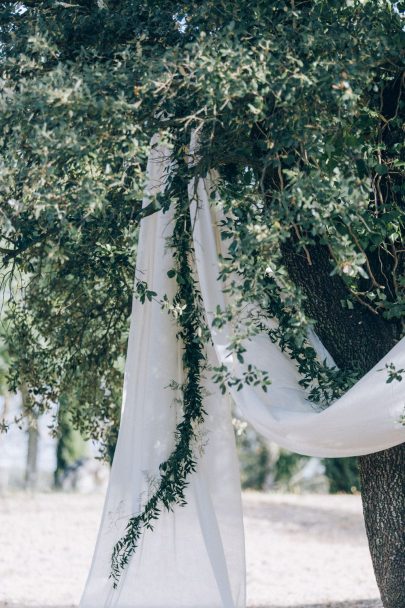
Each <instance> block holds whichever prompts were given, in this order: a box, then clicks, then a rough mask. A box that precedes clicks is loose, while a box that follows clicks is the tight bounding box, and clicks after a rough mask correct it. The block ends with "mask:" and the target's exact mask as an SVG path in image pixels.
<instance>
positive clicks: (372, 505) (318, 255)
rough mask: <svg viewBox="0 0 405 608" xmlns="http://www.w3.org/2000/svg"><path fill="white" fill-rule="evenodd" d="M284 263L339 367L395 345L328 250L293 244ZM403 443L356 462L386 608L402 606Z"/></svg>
mask: <svg viewBox="0 0 405 608" xmlns="http://www.w3.org/2000/svg"><path fill="white" fill-rule="evenodd" d="M282 253H283V259H284V263H285V264H286V266H287V269H288V272H289V274H290V276H291V278H292V280H293V281H294V282H295V283H296V284H297V285H299V286H300V287H301V288H302V290H303V292H304V293H305V294H306V295H307V298H308V299H307V301H306V312H307V314H308V315H309V316H310V317H312V318H313V319H314V320H315V321H316V332H317V334H318V335H319V337H320V339H321V340H322V342H323V344H324V345H325V347H326V348H327V349H328V350H329V352H330V353H331V355H332V357H333V358H334V360H335V362H336V364H337V365H338V366H339V367H340V368H341V369H357V370H359V371H360V372H361V373H362V374H364V373H366V372H367V371H368V370H369V369H371V368H372V367H373V366H374V365H375V364H376V363H377V362H378V361H379V360H380V359H381V358H382V357H383V356H384V355H385V354H386V353H387V352H388V351H389V350H390V349H391V348H392V347H393V346H394V344H395V343H396V341H397V338H398V337H399V327H398V326H397V325H396V323H395V322H390V321H386V320H385V319H383V318H382V317H381V316H379V315H375V314H373V313H372V312H371V311H369V310H368V309H367V308H366V307H365V306H363V305H361V304H358V303H355V302H354V303H353V309H350V310H349V309H347V308H343V307H342V305H341V301H342V300H346V299H347V298H348V290H347V287H346V285H345V283H344V281H343V280H342V279H341V278H340V277H339V276H338V275H336V274H335V275H333V276H331V274H330V273H331V269H332V266H331V262H330V258H329V252H328V250H327V249H326V248H325V247H323V246H320V245H319V246H314V247H310V248H308V253H309V258H307V256H305V255H303V254H302V252H298V251H297V249H296V246H295V243H294V242H293V241H291V242H290V243H288V244H286V245H285V246H284V247H283V251H282ZM404 464H405V444H402V445H400V446H398V447H396V448H392V449H390V450H386V451H384V452H378V453H375V454H371V455H368V456H362V457H361V458H359V467H360V478H361V485H362V499H363V510H364V517H365V522H366V529H367V535H368V540H369V546H370V552H371V557H372V560H373V565H374V571H375V575H376V579H377V583H378V586H379V589H380V593H381V597H382V600H383V604H384V607H385V608H404V607H405V533H404V531H405V466H404Z"/></svg>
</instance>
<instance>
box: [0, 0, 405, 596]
mask: <svg viewBox="0 0 405 608" xmlns="http://www.w3.org/2000/svg"><path fill="white" fill-rule="evenodd" d="M396 6H397V9H396V10H395V9H394V7H393V5H392V4H391V3H390V2H388V0H378V1H375V0H373V1H367V0H347V1H346V2H341V1H337V0H336V1H335V0H332V1H327V2H326V1H324V0H311V1H310V0H291V1H290V0H289V1H283V2H280V1H277V2H272V1H269V0H249V1H243V2H234V1H231V0H216V1H215V2H213V1H211V0H208V1H207V2H204V3H200V2H176V1H174V2H173V1H170V2H168V1H164V0H163V1H161V2H159V9H158V10H157V8H156V4H155V3H152V2H150V0H143V1H140V0H137V1H136V0H98V1H96V0H76V1H75V2H74V3H73V2H72V3H70V2H56V1H54V0H42V1H41V0H38V1H35V2H30V1H27V2H24V3H17V2H16V3H13V2H7V3H2V4H1V6H0V61H1V67H2V81H1V97H0V104H1V113H0V145H1V161H0V195H1V199H0V213H1V218H2V220H1V221H2V236H1V243H0V246H1V250H0V253H1V254H2V260H3V274H4V278H3V280H4V281H11V278H12V279H13V281H14V283H13V294H14V299H13V301H12V303H11V305H10V308H9V313H8V314H9V323H8V331H7V340H8V343H9V346H10V349H11V351H12V353H13V361H12V366H11V376H10V380H11V386H12V387H16V386H18V385H19V384H21V382H26V384H27V386H29V387H30V389H29V390H30V400H31V406H30V407H31V409H32V410H33V411H38V412H39V411H41V410H43V409H45V408H47V407H49V406H51V405H52V403H53V402H55V401H56V400H57V399H58V398H60V396H61V395H63V397H64V398H65V399H66V400H69V403H70V412H71V416H72V420H73V421H74V423H75V425H76V426H77V427H78V428H80V429H81V430H82V432H83V433H84V434H86V435H88V436H89V435H91V436H94V437H96V438H102V439H103V440H104V442H105V445H106V446H107V447H108V446H111V445H113V443H114V433H115V432H116V428H117V426H118V412H119V401H120V399H119V394H120V391H121V379H122V358H123V356H124V353H125V341H126V332H127V327H128V317H129V313H130V302H131V296H132V282H133V276H132V275H133V266H134V264H133V257H134V245H135V242H136V229H137V226H138V224H139V219H140V217H141V215H142V214H143V213H151V212H153V211H154V210H156V209H158V208H159V207H161V206H163V208H166V207H167V206H168V205H170V204H173V203H174V201H175V200H177V199H178V198H179V196H180V198H181V196H182V195H181V192H184V182H185V181H187V179H189V178H190V177H191V176H192V175H195V174H197V175H201V176H204V175H205V174H206V172H207V171H208V170H209V169H210V168H211V167H214V168H216V169H217V170H219V172H220V184H219V192H220V196H221V199H222V204H223V206H224V208H225V210H230V209H231V210H232V216H230V217H229V219H228V221H227V223H226V224H225V225H224V226H223V227H222V230H223V233H224V236H228V237H229V238H231V239H232V246H231V248H230V255H229V259H227V260H224V265H223V276H227V275H228V274H231V273H234V272H237V273H239V274H240V275H241V276H242V277H243V281H241V283H240V284H238V285H234V292H235V293H234V296H235V298H234V301H235V305H234V307H233V308H232V310H228V311H225V312H226V314H227V315H228V316H229V315H231V316H234V318H235V319H236V320H239V321H240V320H241V310H242V309H243V306H244V305H246V303H248V302H254V303H256V304H257V303H260V304H261V307H262V311H263V315H264V316H266V315H271V316H275V317H276V318H277V319H278V321H279V328H278V330H275V331H273V332H272V333H271V336H270V337H271V339H273V340H275V341H277V342H278V343H279V344H280V346H281V347H282V348H283V349H285V350H287V351H288V352H289V353H290V355H291V356H292V357H293V358H294V359H295V360H296V361H297V364H298V366H299V369H300V372H301V376H302V383H303V385H305V386H307V387H308V388H309V390H310V393H311V398H312V399H313V401H314V403H317V402H318V403H320V402H325V401H326V402H330V401H331V400H333V398H334V397H336V396H337V395H339V394H340V393H341V392H342V390H345V389H346V388H347V387H348V386H350V385H351V383H353V382H354V381H355V380H356V379H357V378H359V377H360V376H361V375H362V374H364V373H365V372H366V371H367V370H369V369H370V368H371V367H372V366H373V365H374V364H375V363H376V362H377V361H378V360H379V359H380V358H381V357H382V356H383V355H384V354H385V353H386V352H387V351H388V350H389V349H390V348H391V347H392V346H393V345H394V344H395V343H396V341H397V340H398V339H400V337H401V336H402V335H403V333H404V332H403V320H404V310H405V298H404V289H405V281H404V273H403V270H404V246H403V232H404V206H403V199H401V193H403V182H402V179H401V170H402V168H403V162H404V161H403V157H401V144H402V140H403V131H402V126H401V121H402V119H403V114H402V111H403V83H404V77H403V61H402V57H403V54H402V49H403V27H402V22H401V15H400V13H399V10H398V6H399V5H396ZM158 129H160V130H162V129H164V130H165V133H166V136H167V137H168V138H170V142H171V145H172V146H173V155H174V156H175V157H176V158H177V160H178V167H179V179H180V180H183V191H180V190H179V188H177V189H172V190H171V192H168V193H167V195H166V196H165V197H161V198H160V199H159V200H156V201H152V203H151V204H150V206H149V207H148V208H147V210H146V211H145V212H141V197H142V188H143V183H144V170H145V160H146V155H147V150H148V141H149V138H150V136H151V135H152V134H153V133H155V132H156V131H157V130H158ZM192 129H198V132H199V143H200V149H199V155H200V157H199V162H198V163H197V164H196V165H195V166H193V168H191V169H189V171H188V172H187V170H186V169H185V167H184V166H183V165H182V162H181V159H182V157H183V156H184V153H187V145H188V143H189V140H190V133H191V130H192ZM180 167H182V170H181V171H180ZM179 192H180V194H179ZM179 247H180V245H179ZM147 292H148V286H146V285H144V284H143V283H142V280H141V277H138V278H137V281H136V293H137V294H138V295H139V296H140V297H141V298H145V297H147V295H148V293H147ZM243 321H244V322H243V323H242V322H240V338H241V339H242V337H243V335H246V333H254V332H255V331H257V330H258V326H257V324H258V321H257V319H253V320H251V322H250V324H249V322H248V320H243ZM217 322H218V323H220V322H221V314H219V316H218V320H217ZM311 329H315V331H316V333H317V334H318V335H319V337H320V338H321V340H322V342H323V343H324V344H325V346H326V347H327V349H328V350H329V352H330V353H331V355H332V356H333V358H334V360H335V362H336V364H337V366H338V367H337V368H334V369H329V368H327V367H326V366H325V365H324V364H323V363H322V362H319V361H318V360H317V359H316V356H315V353H314V351H313V349H312V348H311V347H310V345H309V343H308V341H307V334H308V331H310V330H311ZM241 339H240V340H235V343H234V344H233V348H234V349H235V351H236V352H237V353H238V354H239V356H243V352H242V346H241ZM268 371H269V372H270V376H271V370H268ZM388 371H390V370H388ZM393 375H395V370H391V376H390V377H389V379H392V378H393ZM216 377H217V380H218V381H219V382H223V383H226V382H227V381H229V378H226V377H224V376H223V375H221V371H218V370H217V373H216ZM78 404H80V406H79V405H78ZM404 453H405V450H404V446H403V445H402V446H399V447H397V448H395V449H392V450H388V451H385V452H381V453H378V454H374V455H370V456H366V457H362V458H361V459H360V460H359V462H360V473H361V479H362V495H363V504H364V511H365V517H366V525H367V531H368V536H369V542H370V549H371V553H372V557H373V562H374V568H375V572H376V576H377V581H378V584H379V587H380V590H381V594H382V598H383V602H384V606H386V607H387V608H398V606H400V605H403V604H405V597H404V593H405V584H404V572H405V563H404V560H405V547H404V539H403V537H402V530H403V528H404V516H405V515H404V512H405V509H404V492H403V488H404V485H405V483H404V482H405V480H404V475H405V472H404V471H405V467H404Z"/></svg>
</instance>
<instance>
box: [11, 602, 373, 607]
mask: <svg viewBox="0 0 405 608" xmlns="http://www.w3.org/2000/svg"><path fill="white" fill-rule="evenodd" d="M0 608H78V607H77V606H76V605H74V604H69V605H64V606H43V605H41V604H37V605H32V604H30V605H29V606H27V605H23V604H9V603H8V602H5V603H4V602H3V603H2V602H0ZM248 608H383V605H382V604H381V602H380V600H355V601H344V602H327V603H326V604H291V605H290V606H279V605H277V606H276V605H275V604H255V605H254V606H248Z"/></svg>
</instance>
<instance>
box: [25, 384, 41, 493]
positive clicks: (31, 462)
mask: <svg viewBox="0 0 405 608" xmlns="http://www.w3.org/2000/svg"><path fill="white" fill-rule="evenodd" d="M21 397H22V408H23V409H26V407H27V398H28V394H27V389H26V387H25V386H23V387H21ZM28 423H29V427H28V433H27V434H28V443H27V459H26V466H25V480H24V482H25V488H26V489H29V490H34V489H35V488H36V487H37V483H38V444H39V432H38V419H37V417H36V416H35V415H34V414H32V413H30V414H29V416H28Z"/></svg>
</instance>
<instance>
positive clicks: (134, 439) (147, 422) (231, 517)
mask: <svg viewBox="0 0 405 608" xmlns="http://www.w3.org/2000/svg"><path fill="white" fill-rule="evenodd" d="M154 143H155V144H156V143H157V140H155V141H154ZM169 168H170V161H169V153H168V151H167V150H165V148H164V147H163V146H160V145H155V147H152V152H151V155H150V159H149V163H148V188H147V192H146V195H145V204H147V203H148V202H149V196H150V195H153V194H156V192H158V191H160V190H162V189H164V187H165V181H166V177H167V172H168V170H169ZM209 188H210V183H209V180H208V179H206V180H199V182H198V183H197V184H190V190H189V194H190V198H191V200H192V206H191V213H192V218H193V222H194V246H195V252H196V274H197V277H198V281H199V286H200V290H201V293H202V296H203V301H204V306H205V310H206V314H207V319H208V321H210V320H211V319H212V314H213V311H214V310H215V308H216V306H217V305H220V306H223V305H224V296H223V293H222V289H221V283H220V282H219V281H218V279H217V278H218V253H219V250H218V249H219V247H220V246H221V245H220V243H221V241H220V239H219V238H218V228H217V224H216V221H217V220H216V217H215V208H212V207H210V203H209V196H208V194H209V193H208V191H207V190H208V189H209ZM172 224H173V217H172V213H171V212H170V211H169V212H168V213H166V214H163V213H161V212H159V213H156V214H154V215H152V216H151V217H148V218H145V219H144V220H142V225H141V234H140V240H139V246H138V257H137V265H136V268H137V269H136V280H142V281H146V283H147V284H148V287H149V289H152V290H154V291H155V292H157V294H158V296H157V300H158V299H159V298H161V297H162V296H163V295H164V294H168V295H169V297H170V296H173V295H174V294H173V290H174V281H173V280H170V279H169V278H168V276H167V271H168V270H170V269H171V268H172V266H173V260H172V253H171V251H170V249H168V248H167V242H166V241H167V238H168V237H169V236H170V234H171V230H172ZM231 331H232V329H231V328H230V327H225V328H223V329H222V330H221V331H220V332H218V331H214V330H213V332H212V337H213V342H214V348H212V347H210V346H209V347H208V348H209V349H210V350H209V352H208V356H209V358H210V360H211V362H213V363H214V364H217V363H218V362H221V363H224V364H225V365H227V366H229V367H230V368H231V369H232V370H233V372H234V373H235V374H236V375H242V373H243V371H244V370H243V365H241V364H240V363H239V362H238V361H235V360H232V357H229V356H227V355H228V351H227V346H228V344H229V341H230V336H231ZM246 347H247V353H246V355H245V360H246V361H247V362H250V363H253V364H256V365H257V366H258V368H259V369H265V370H268V372H269V374H270V377H271V380H272V384H271V386H270V388H269V390H268V392H267V393H264V392H263V391H262V390H261V389H260V388H254V387H247V386H246V387H244V388H243V389H242V390H241V391H239V392H236V391H235V392H234V393H233V394H232V397H233V398H234V400H235V401H236V402H237V404H238V406H239V408H240V410H241V411H242V413H243V415H244V416H245V417H246V419H247V420H248V421H249V422H251V423H252V424H253V426H255V428H256V429H257V430H258V431H259V432H260V433H262V434H263V435H265V436H266V437H268V438H269V439H271V440H273V441H276V442H278V443H279V444H280V445H282V446H284V447H286V448H288V449H290V450H293V451H296V452H299V453H301V454H308V455H315V456H350V455H359V454H366V453H370V452H375V451H378V450H382V449H385V448H389V447H392V446H394V445H397V444H399V443H402V442H403V441H405V427H404V426H403V425H401V423H400V419H401V416H402V415H403V411H404V406H405V382H402V383H400V382H393V383H391V384H387V383H386V378H387V376H386V373H384V372H381V371H378V370H380V369H381V368H382V367H384V363H385V362H390V363H391V362H392V363H394V364H395V365H396V367H397V368H405V340H402V341H401V342H399V343H398V344H397V346H396V347H395V348H394V349H393V350H392V351H391V352H390V353H388V354H387V356H386V357H385V358H384V359H383V360H382V361H381V362H380V363H379V364H378V365H377V366H376V367H375V368H374V369H373V370H371V371H370V372H369V373H368V374H367V375H366V376H364V378H362V379H361V380H360V381H359V382H358V383H357V384H356V385H355V386H354V387H353V388H352V389H351V390H349V391H348V392H347V394H346V395H344V396H343V397H342V398H340V399H339V400H338V401H336V402H335V403H334V404H333V405H331V406H330V407H329V408H328V409H327V410H324V411H322V412H320V413H317V412H316V411H314V409H313V407H312V405H311V404H310V403H309V402H308V401H307V398H306V394H305V391H304V390H303V389H302V387H300V386H299V384H298V372H297V370H296V367H295V364H294V363H293V362H292V361H291V360H290V359H289V358H288V357H287V356H286V355H285V354H283V353H282V352H281V351H280V350H279V349H278V348H277V346H276V345H274V344H272V343H271V341H270V340H269V338H268V337H267V336H266V335H259V336H255V337H254V338H253V339H252V340H251V341H250V342H248V343H247V344H246ZM173 380H175V381H177V382H179V383H181V381H182V364H181V350H180V345H179V343H178V341H177V339H176V327H175V324H174V321H173V319H172V318H171V317H170V316H169V315H168V314H167V312H166V311H163V310H162V309H161V306H160V304H159V302H158V301H152V302H148V301H147V302H146V303H145V304H141V303H140V302H139V301H138V300H136V299H135V300H134V303H133V310H132V318H131V329H130V336H129V342H128V356H127V363H126V372H125V383H124V398H123V413H122V422H121V428H120V434H119V439H118V444H117V449H116V453H115V458H114V464H113V467H112V471H111V478H110V484H109V489H108V494H107V497H106V502H105V507H104V512H103V516H102V520H101V524H100V530H99V536H98V541H97V545H96V549H95V553H94V558H93V562H92V566H91V569H90V574H89V577H88V580H87V584H86V587H85V590H84V593H83V597H82V601H81V604H80V606H81V608H102V607H104V608H106V607H117V608H244V606H245V563H244V537H243V524H242V516H241V501H240V486H239V473H238V465H237V459H236V452H235V444H234V437H233V431H232V427H231V414H230V402H229V398H226V397H222V396H221V394H220V392H219V390H218V387H217V386H216V385H214V384H213V383H212V382H211V381H210V380H209V379H206V381H205V388H206V391H207V396H206V401H205V407H206V410H207V412H208V416H207V419H206V422H205V423H204V425H203V428H202V429H201V435H200V439H199V441H198V442H197V445H196V446H195V449H196V450H198V451H199V466H198V471H197V472H196V473H195V474H193V475H192V476H191V479H190V485H189V488H188V491H187V506H186V507H184V508H176V509H175V511H174V512H173V513H165V512H162V516H161V517H160V519H159V521H158V522H157V524H156V527H155V530H154V531H153V532H145V533H144V534H143V536H142V539H141V542H140V545H139V547H138V549H137V551H136V553H135V555H134V556H133V558H132V559H131V561H130V564H129V566H128V567H127V568H126V570H125V572H124V574H123V576H122V577H121V579H120V582H119V585H118V588H117V589H115V590H113V588H112V581H111V579H109V572H110V560H111V554H112V550H113V546H114V544H115V543H116V541H117V540H118V539H119V538H120V537H121V536H122V535H123V533H124V530H125V526H126V523H127V521H128V518H129V517H130V516H132V515H134V514H137V513H139V511H140V509H141V507H142V504H144V502H145V499H146V498H147V496H148V493H150V492H151V491H152V490H153V486H154V483H155V482H156V479H157V478H158V475H159V464H160V463H161V462H163V461H164V460H166V459H167V457H168V455H169V454H170V452H171V450H172V448H173V445H174V430H175V427H176V424H177V422H178V417H179V413H178V407H176V397H178V395H176V392H175V391H174V390H173V389H172V388H170V387H169V384H170V383H171V382H172V381H173Z"/></svg>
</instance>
